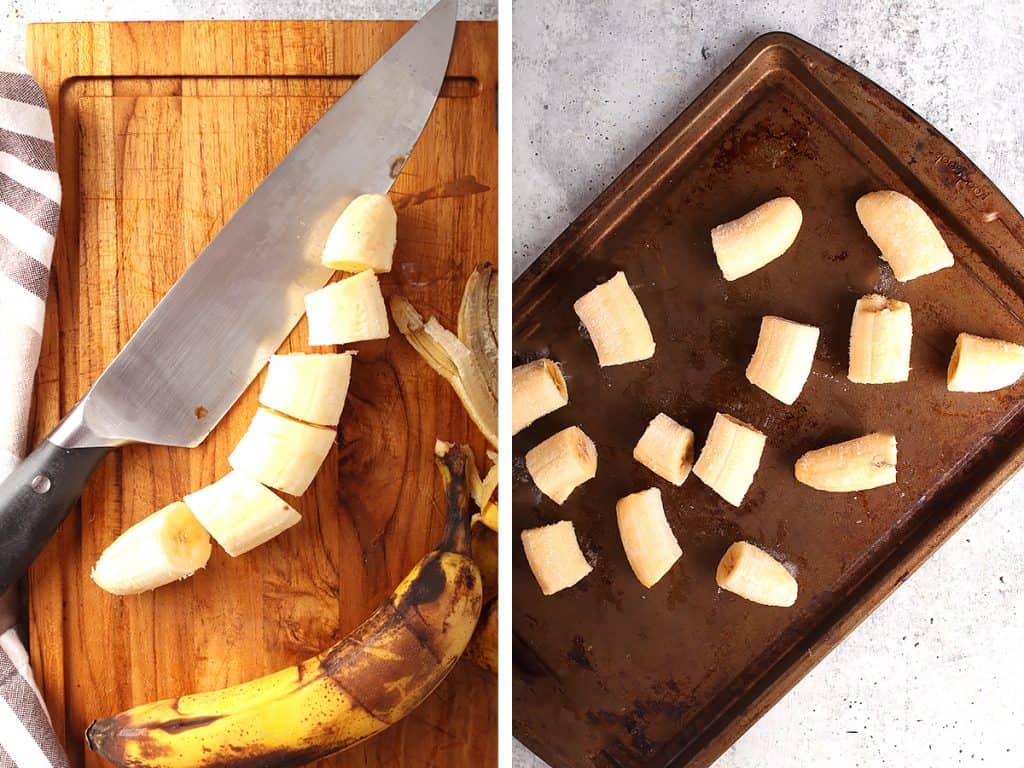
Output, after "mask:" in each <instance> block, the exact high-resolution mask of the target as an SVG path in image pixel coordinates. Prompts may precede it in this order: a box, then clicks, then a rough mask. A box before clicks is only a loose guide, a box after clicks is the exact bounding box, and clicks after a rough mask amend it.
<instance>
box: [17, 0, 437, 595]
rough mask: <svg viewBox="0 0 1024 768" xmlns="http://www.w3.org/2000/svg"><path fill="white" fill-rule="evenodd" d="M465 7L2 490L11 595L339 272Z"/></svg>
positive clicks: (395, 165)
mask: <svg viewBox="0 0 1024 768" xmlns="http://www.w3.org/2000/svg"><path fill="white" fill-rule="evenodd" d="M456 13H457V2H456V0H441V2H439V3H437V4H436V5H435V6H434V7H433V8H432V9H431V10H430V11H429V12H428V13H427V14H426V15H425V16H424V17H423V18H422V19H421V20H420V21H419V22H417V23H416V24H415V25H413V26H412V27H411V28H410V29H409V30H408V31H407V32H406V33H405V34H404V35H403V36H402V37H401V38H400V39H399V40H398V41H397V42H396V43H395V44H394V45H393V46H392V47H391V48H390V49H388V51H387V52H386V53H385V54H384V55H383V56H382V57H381V58H380V59H378V60H377V61H376V62H375V63H374V64H373V66H372V67H370V69H368V70H367V71H366V73H365V74H363V75H362V77H360V78H359V79H358V80H357V81H356V82H355V83H354V84H353V85H352V86H351V88H349V90H348V91H347V92H346V93H345V94H344V95H343V96H342V97H341V98H340V99H339V100H338V101H337V102H336V103H335V104H334V105H333V106H332V107H331V108H330V109H329V110H328V111H327V113H326V114H325V115H324V116H323V117H322V118H321V119H320V120H319V121H318V122H317V123H316V124H315V125H314V126H313V127H312V128H311V129H310V130H309V131H308V132H307V133H306V134H305V135H304V136H303V137H302V139H301V140H300V141H299V142H298V143H297V144H296V145H295V146H294V147H293V148H292V149H291V151H289V152H288V154H287V155H286V156H285V157H284V159H283V160H282V161H281V162H280V163H279V164H278V165H277V167H275V168H274V170H273V171H271V173H270V175H269V176H267V178H266V179H265V180H264V181H263V182H262V183H261V184H260V185H259V186H258V187H257V188H256V190H255V191H254V192H253V193H252V194H251V195H250V196H249V198H248V199H247V200H246V201H245V202H244V203H243V204H242V206H241V207H240V208H239V209H238V210H237V211H236V212H235V213H234V215H233V216H232V217H231V218H230V220H229V221H228V222H227V223H226V224H225V225H224V227H223V228H222V229H221V231H220V232H219V233H218V234H217V235H216V237H214V239H213V240H212V241H211V242H210V244H209V245H207V247H206V248H205V249H204V250H203V251H202V252H201V253H200V254H199V256H198V257H197V258H196V259H195V261H194V262H193V263H192V264H191V265H190V266H189V267H188V269H186V270H185V272H184V273H183V274H182V276H181V277H180V278H179V279H178V281H177V282H176V283H175V284H174V285H173V286H172V288H171V290H170V291H168V293H167V294H166V295H165V296H164V298H163V299H162V300H161V301H160V303H159V304H157V306H156V307H155V308H154V309H153V311H152V313H150V315H149V316H148V317H147V318H146V319H145V321H143V323H142V325H140V326H139V328H138V329H137V330H136V331H135V333H134V334H133V335H132V337H131V338H130V339H129V341H128V343H127V344H126V345H125V346H124V348H122V349H121V351H120V352H119V353H118V355H117V356H116V357H115V358H114V360H113V361H112V362H111V363H110V365H109V366H108V367H107V368H106V370H105V371H104V372H103V373H102V374H101V375H100V376H99V378H98V379H97V380H96V382H95V383H94V384H93V386H92V388H91V389H90V390H89V391H88V392H87V393H86V394H85V395H84V396H83V397H82V399H81V400H80V401H79V403H78V404H77V405H76V406H75V407H74V409H72V411H71V412H70V413H69V414H68V415H67V416H66V417H65V418H64V420H63V421H62V422H61V423H60V424H59V425H58V426H57V427H56V429H54V431H53V432H52V433H51V434H50V435H49V436H48V437H47V438H46V439H45V440H44V441H43V442H42V443H41V444H40V445H39V447H37V448H36V449H35V450H34V451H33V452H32V454H30V455H29V457H28V458H26V459H25V461H23V462H22V463H21V464H20V465H19V466H18V467H17V468H16V469H15V471H14V472H13V473H12V474H11V476H10V477H9V478H8V479H7V480H6V481H5V482H4V483H3V484H0V592H2V591H3V590H4V588H5V587H6V586H8V585H9V584H11V583H13V582H14V581H15V580H17V579H18V578H20V576H21V575H22V574H23V573H24V571H25V570H26V569H27V567H28V565H29V563H30V562H31V561H32V560H33V559H34V558H35V556H36V555H37V554H38V552H39V551H40V550H41V549H42V548H43V546H44V545H45V543H46V541H48V540H49V539H50V537H51V536H52V535H53V533H54V532H55V531H56V529H57V527H58V525H59V524H60V522H61V521H62V520H63V519H64V517H66V515H67V511H68V510H69V509H70V507H71V506H72V505H73V504H74V503H75V502H76V501H77V500H78V498H79V497H80V496H81V493H82V490H83V488H84V485H85V483H86V482H87V480H88V478H89V476H90V475H91V474H92V471H93V470H94V469H95V468H96V466H98V464H99V462H100V461H101V460H102V459H103V457H104V456H105V455H106V454H107V452H109V451H110V450H111V449H112V448H113V447H116V446H119V445H124V444H127V443H138V442H143V443H153V444H159V445H175V446H188V447H191V446H196V445H198V444H200V443H201V442H202V441H203V440H204V439H205V438H206V436H207V435H208V434H209V433H210V431H211V430H212V429H213V428H214V427H215V426H216V424H217V423H218V422H219V421H220V420H221V418H222V417H223V416H224V414H225V413H227V411H228V410H229V409H230V408H231V406H232V405H233V404H234V402H235V401H236V400H237V399H238V397H239V396H240V395H241V394H242V392H243V391H244V390H245V389H246V387H247V386H248V385H249V384H250V383H251V382H252V380H253V379H254V378H255V377H256V375H257V374H258V373H259V371H260V370H261V369H262V368H263V366H264V365H265V364H266V361H267V359H268V358H269V357H270V355H272V354H273V353H274V352H275V351H276V350H277V348H278V347H279V346H280V345H281V343H282V342H283V341H284V339H285V338H286V337H287V336H288V334H289V333H290V332H291V330H292V329H293V328H294V327H295V324H296V323H297V322H298V321H299V319H300V318H301V317H302V315H303V312H304V301H303V297H304V295H305V294H306V293H309V292H310V291H313V290H315V289H317V288H320V287H322V286H323V285H324V284H325V283H326V282H327V281H328V279H329V278H330V276H331V275H332V274H333V270H331V269H328V268H326V267H324V266H323V265H322V264H321V263H320V251H321V249H322V248H323V244H324V242H325V241H326V238H327V234H328V232H329V230H330V227H331V225H332V224H333V223H334V220H335V219H336V218H337V216H338V215H339V214H340V212H341V211H342V210H343V209H344V207H345V205H346V204H347V203H348V201H350V200H351V199H352V198H353V197H355V196H356V195H359V194H362V193H366V192H379V193H386V192H387V191H388V190H389V189H390V188H391V185H392V183H393V182H394V179H395V177H396V176H397V175H398V173H399V171H400V170H401V168H402V166H403V165H404V163H405V161H406V159H407V158H408V156H409V153H410V152H411V151H412V149H413V146H414V145H415V143H416V141H417V139H418V138H419V136H420V133H421V132H422V130H423V127H424V126H425V124H426V122H427V119H428V118H429V116H430V114H431V112H432V111H433V108H434V104H435V102H436V100H437V96H438V93H439V91H440V88H441V84H442V83H443V80H444V74H445V71H446V69H447V65H448V60H449V58H450V55H451V47H452V41H453V38H454V33H455V19H456Z"/></svg>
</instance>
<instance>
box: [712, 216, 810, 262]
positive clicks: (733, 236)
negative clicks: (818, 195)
mask: <svg viewBox="0 0 1024 768" xmlns="http://www.w3.org/2000/svg"><path fill="white" fill-rule="evenodd" d="M803 220H804V217H803V213H802V212H801V210H800V206H799V205H797V203H796V200H794V199H793V198H791V197H777V198H775V199H774V200H769V201H768V202H767V203H763V204H761V205H759V206H757V208H755V209H754V210H752V211H750V212H749V213H747V214H744V215H743V216H740V217H739V218H738V219H734V220H733V221H727V222H726V223H725V224H719V225H718V226H717V227H715V228H714V229H712V230H711V247H712V248H714V250H715V257H716V258H717V259H718V267H719V269H721V270H722V275H723V276H724V277H725V279H726V280H737V279H739V278H741V277H744V276H746V275H749V274H750V273H751V272H756V271H757V270H759V269H760V268H761V267H764V266H766V265H768V264H770V263H771V262H773V261H775V259H777V258H779V256H781V255H782V254H784V253H785V252H786V251H787V250H789V246H791V245H792V244H793V241H794V240H796V236H797V234H798V233H799V232H800V225H801V224H803Z"/></svg>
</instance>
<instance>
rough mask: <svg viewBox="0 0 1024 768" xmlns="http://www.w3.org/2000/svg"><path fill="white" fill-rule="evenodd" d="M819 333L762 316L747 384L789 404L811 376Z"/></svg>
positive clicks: (772, 317)
mask: <svg viewBox="0 0 1024 768" xmlns="http://www.w3.org/2000/svg"><path fill="white" fill-rule="evenodd" d="M819 333H820V331H819V330H818V329H817V328H815V327H814V326H813V325H803V324H802V323H795V322H793V321H792V320H786V319H784V318H781V317H774V316H773V315H765V316H764V317H762V318H761V333H760V334H759V335H758V337H757V348H756V349H755V350H754V356H753V357H752V358H751V360H750V365H748V366H747V381H749V382H750V383H751V384H753V385H754V386H755V387H759V388H761V389H763V390H764V391H765V392H767V393H768V394H769V395H771V396H772V397H774V398H775V399H776V400H780V401H782V402H783V403H785V404H786V405H792V404H793V403H795V402H796V399H797V398H798V397H799V396H800V392H801V391H803V388H804V384H805V383H806V382H807V377H808V376H810V375H811V366H812V365H814V350H815V349H817V347H818V335H819Z"/></svg>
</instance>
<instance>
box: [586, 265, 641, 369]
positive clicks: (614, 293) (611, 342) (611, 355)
mask: <svg viewBox="0 0 1024 768" xmlns="http://www.w3.org/2000/svg"><path fill="white" fill-rule="evenodd" d="M572 308H573V309H574V310H576V314H577V315H578V316H579V318H580V321H581V322H582V323H583V325H584V327H585V328H586V329H587V333H588V334H589V335H590V340H591V342H593V344H594V349H595V350H596V351H597V361H598V363H599V364H600V365H601V367H604V366H606V365H623V364H624V363H633V362H636V361H638V360H647V359H648V358H650V357H652V356H653V355H654V337H653V336H652V335H651V326H650V325H649V324H648V323H647V317H646V316H645V315H644V310H643V307H641V306H640V302H639V301H638V300H637V298H636V294H635V293H633V289H632V288H630V287H629V282H628V281H627V280H626V274H625V273H624V272H616V273H615V276H614V277H613V278H612V279H611V280H609V281H608V282H606V283H601V284H600V285H599V286H597V287H596V288H594V289H592V290H591V291H590V292H589V293H586V294H584V295H583V296H582V297H580V298H579V299H577V300H576V303H575V304H573V305H572Z"/></svg>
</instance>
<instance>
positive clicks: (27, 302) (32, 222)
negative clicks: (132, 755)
mask: <svg viewBox="0 0 1024 768" xmlns="http://www.w3.org/2000/svg"><path fill="white" fill-rule="evenodd" d="M59 217H60V181H59V180H58V178H57V165H56V155H55V153H54V147H53V128H52V126H51V123H50V113H49V110H48V109H47V107H46V98H45V97H44V96H43V92H42V91H41V90H40V89H39V86H38V85H37V84H36V82H35V81H34V80H33V79H32V78H31V77H30V76H29V75H28V74H27V73H25V72H21V71H10V70H4V69H2V68H0V360H2V364H0V479H2V478H4V477H6V476H7V475H8V474H9V473H10V471H11V469H12V468H13V467H14V465H15V464H16V463H17V462H18V460H19V459H20V458H21V457H22V456H23V455H24V453H25V448H26V445H25V440H26V437H27V431H28V413H29V407H30V404H31V401H32V380H33V378H34V377H35V371H36V365H37V363H38V362H39V343H40V340H41V338H42V332H43V314H44V306H45V302H46V289H47V285H48V283H49V277H50V258H51V257H52V256H53V243H54V237H55V236H56V234H57V222H58V219H59ZM13 604H14V601H13V599H12V596H11V595H8V596H6V597H4V596H0V632H2V634H0V768H51V767H52V768H65V767H66V766H67V758H66V757H65V755H64V752H63V751H62V750H61V747H60V744H59V743H58V741H57V738H56V736H55V735H54V733H53V729H52V728H51V727H50V721H49V716H48V715H47V712H46V707H45V705H44V704H43V701H42V698H41V697H40V696H39V691H38V689H37V688H36V686H35V683H34V681H33V678H32V671H31V670H30V669H29V666H28V654H26V653H25V647H24V646H23V645H22V643H21V640H20V639H19V638H18V634H17V632H16V631H15V630H14V629H13V628H12V627H11V626H10V625H11V624H12V623H13V621H14V616H13V615H12V608H11V606H12V605H13ZM4 630H6V631H4Z"/></svg>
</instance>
